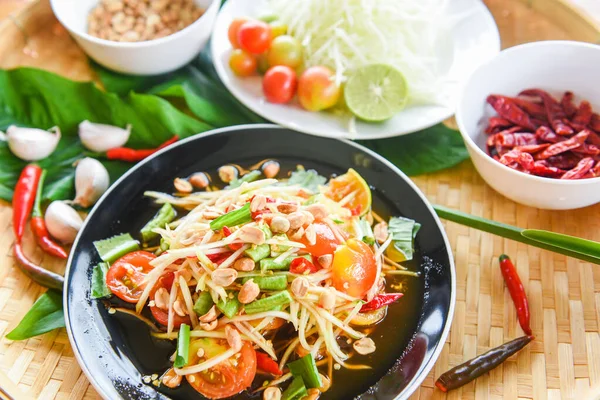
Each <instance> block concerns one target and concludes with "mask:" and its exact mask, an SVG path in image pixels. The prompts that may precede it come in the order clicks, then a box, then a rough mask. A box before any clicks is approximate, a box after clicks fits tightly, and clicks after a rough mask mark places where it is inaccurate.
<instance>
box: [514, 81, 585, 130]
mask: <svg viewBox="0 0 600 400" xmlns="http://www.w3.org/2000/svg"><path fill="white" fill-rule="evenodd" d="M519 96H537V97H540V98H541V99H542V101H543V102H544V107H545V108H546V116H547V117H548V121H549V122H550V126H552V129H554V132H556V133H557V134H559V135H571V134H573V133H574V132H573V129H572V128H571V127H570V126H569V125H568V124H567V123H566V122H565V121H566V119H567V115H566V114H565V112H564V110H563V108H562V107H561V105H560V103H559V102H558V101H556V99H555V98H554V97H552V96H551V95H550V94H549V93H548V92H546V91H544V90H541V89H527V90H523V91H522V92H521V93H519Z"/></svg>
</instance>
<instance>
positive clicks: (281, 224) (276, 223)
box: [270, 215, 290, 233]
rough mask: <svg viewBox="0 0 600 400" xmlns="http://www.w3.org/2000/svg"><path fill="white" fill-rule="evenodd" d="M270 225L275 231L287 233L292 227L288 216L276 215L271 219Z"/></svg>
mask: <svg viewBox="0 0 600 400" xmlns="http://www.w3.org/2000/svg"><path fill="white" fill-rule="evenodd" d="M270 226H271V230H272V231H273V232H274V233H286V232H287V231H288V230H289V229H290V221H288V220H287V218H284V217H282V216H279V215H276V216H274V217H273V219H271V225H270Z"/></svg>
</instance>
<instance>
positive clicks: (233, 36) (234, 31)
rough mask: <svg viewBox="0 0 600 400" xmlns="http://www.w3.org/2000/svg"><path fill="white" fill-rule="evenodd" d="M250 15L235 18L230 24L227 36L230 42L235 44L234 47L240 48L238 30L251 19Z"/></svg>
mask: <svg viewBox="0 0 600 400" xmlns="http://www.w3.org/2000/svg"><path fill="white" fill-rule="evenodd" d="M250 20H251V18H249V17H239V18H235V19H234V20H233V21H232V22H231V24H229V30H228V31H227V36H228V37H229V43H231V45H232V46H233V48H234V49H238V48H239V47H240V44H239V43H238V31H239V30H240V26H242V24H243V23H244V22H248V21H250Z"/></svg>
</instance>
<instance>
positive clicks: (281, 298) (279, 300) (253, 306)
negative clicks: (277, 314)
mask: <svg viewBox="0 0 600 400" xmlns="http://www.w3.org/2000/svg"><path fill="white" fill-rule="evenodd" d="M291 301H292V296H290V293H289V292H288V291H287V290H283V291H281V292H277V293H275V294H273V295H271V296H269V297H265V298H262V299H259V300H254V301H253V302H252V303H250V304H246V306H245V307H244V309H245V310H246V314H258V313H261V312H267V311H273V309H274V308H276V307H280V306H284V305H286V304H289V303H290V302H291Z"/></svg>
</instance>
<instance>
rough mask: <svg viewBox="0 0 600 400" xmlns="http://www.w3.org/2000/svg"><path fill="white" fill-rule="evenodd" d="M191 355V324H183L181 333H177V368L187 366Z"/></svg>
mask: <svg viewBox="0 0 600 400" xmlns="http://www.w3.org/2000/svg"><path fill="white" fill-rule="evenodd" d="M189 356H190V326H189V325H188V324H181V326H180V327H179V335H177V353H176V354H175V362H174V363H173V366H174V367H175V368H182V367H185V366H186V365H187V363H188V360H189Z"/></svg>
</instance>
